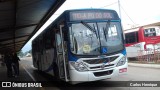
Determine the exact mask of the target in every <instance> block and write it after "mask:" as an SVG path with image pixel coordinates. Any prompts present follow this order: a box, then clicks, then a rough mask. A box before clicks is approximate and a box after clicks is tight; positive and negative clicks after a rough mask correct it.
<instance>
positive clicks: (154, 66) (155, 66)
mask: <svg viewBox="0 0 160 90" xmlns="http://www.w3.org/2000/svg"><path fill="white" fill-rule="evenodd" d="M128 66H135V67H145V68H158V69H160V65H158V64H137V63H128Z"/></svg>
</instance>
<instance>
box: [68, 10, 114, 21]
mask: <svg viewBox="0 0 160 90" xmlns="http://www.w3.org/2000/svg"><path fill="white" fill-rule="evenodd" d="M113 18H114V15H113V13H111V12H107V11H75V12H70V20H71V21H76V20H104V19H107V20H108V19H109V20H110V19H113Z"/></svg>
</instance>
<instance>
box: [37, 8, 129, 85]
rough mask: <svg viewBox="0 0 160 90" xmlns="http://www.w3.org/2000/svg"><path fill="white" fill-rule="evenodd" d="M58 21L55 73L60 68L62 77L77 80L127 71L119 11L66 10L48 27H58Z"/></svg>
mask: <svg viewBox="0 0 160 90" xmlns="http://www.w3.org/2000/svg"><path fill="white" fill-rule="evenodd" d="M57 24H58V26H59V29H55V37H56V40H55V43H56V47H54V48H56V49H55V50H56V51H55V53H56V56H55V54H54V57H55V58H54V60H55V61H54V60H53V61H52V63H54V64H53V70H54V68H55V67H54V65H55V66H56V69H58V71H56V72H54V75H57V74H56V73H57V72H58V73H59V74H58V77H59V78H60V79H62V80H64V81H66V82H73V83H77V82H89V81H96V80H103V79H107V78H113V77H115V76H118V75H121V74H126V73H127V68H128V63H127V58H126V49H125V46H124V37H123V31H122V26H121V20H120V18H119V17H118V14H117V13H116V11H114V10H105V9H83V10H67V11H65V12H64V13H63V14H62V15H61V16H60V17H59V18H58V19H57V20H56V21H55V22H53V23H52V24H51V25H50V27H49V28H55V27H56V28H57ZM53 41H54V40H53ZM58 50H59V51H58ZM60 52H61V54H60ZM61 65H62V66H61ZM37 66H38V65H37ZM48 67H49V66H48ZM42 71H43V70H42ZM60 74H61V75H62V76H63V78H61V77H60V76H61V75H60Z"/></svg>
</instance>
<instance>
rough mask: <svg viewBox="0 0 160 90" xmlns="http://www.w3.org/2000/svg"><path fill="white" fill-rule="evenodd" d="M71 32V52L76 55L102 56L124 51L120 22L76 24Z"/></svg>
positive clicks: (70, 29)
mask: <svg viewBox="0 0 160 90" xmlns="http://www.w3.org/2000/svg"><path fill="white" fill-rule="evenodd" d="M69 31H70V47H71V52H72V53H74V54H78V55H101V54H110V53H114V52H116V51H120V50H122V49H123V41H122V36H121V35H122V30H121V28H120V23H119V22H94V23H86V22H81V23H74V24H71V26H70V27H69Z"/></svg>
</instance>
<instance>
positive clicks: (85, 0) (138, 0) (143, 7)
mask: <svg viewBox="0 0 160 90" xmlns="http://www.w3.org/2000/svg"><path fill="white" fill-rule="evenodd" d="M119 2H120V8H119V4H118V0H66V2H64V4H63V5H62V6H61V7H60V8H59V9H58V10H57V11H56V12H55V13H54V14H53V15H52V16H51V18H50V19H49V20H48V21H47V22H46V23H45V24H44V25H43V26H42V27H41V28H40V30H39V31H38V32H37V33H36V34H35V35H34V36H33V37H32V38H31V40H29V42H28V43H27V44H26V45H25V46H24V47H23V48H22V51H23V52H26V51H29V50H30V49H31V41H32V40H33V39H34V38H35V37H36V36H37V35H38V34H39V33H40V32H42V31H43V30H44V29H45V28H46V27H47V26H48V25H49V24H50V23H51V22H52V21H54V20H55V19H56V18H57V17H58V16H59V15H60V14H62V13H63V12H64V11H65V10H69V9H86V8H100V9H113V10H116V11H117V13H118V14H119V16H120V18H121V20H122V26H123V29H124V30H125V29H129V28H131V27H136V26H142V25H147V24H150V23H155V22H159V21H160V12H159V8H158V7H159V3H160V0H119Z"/></svg>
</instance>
